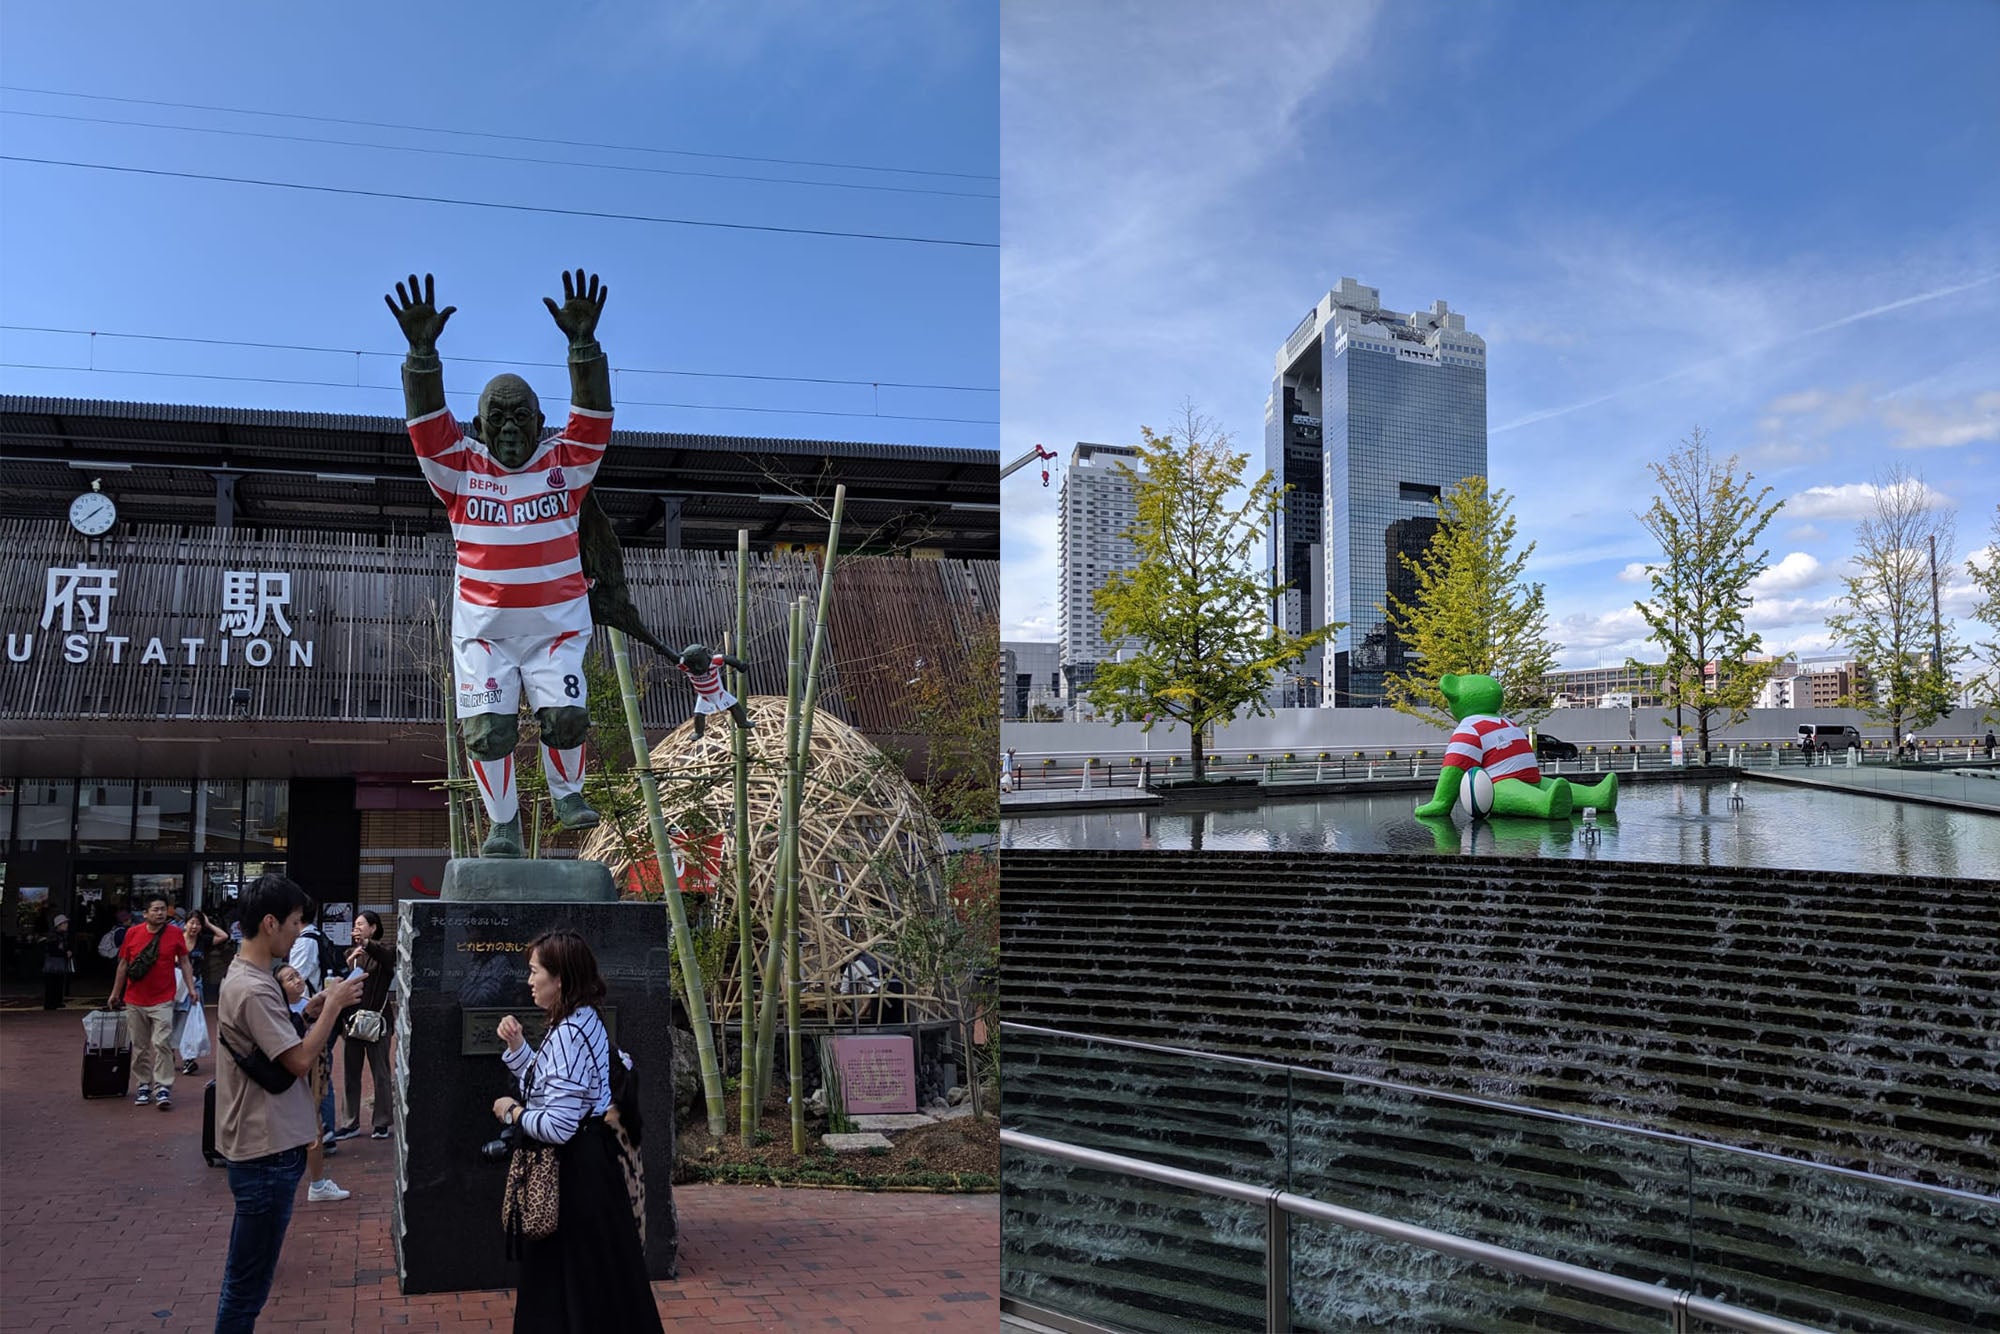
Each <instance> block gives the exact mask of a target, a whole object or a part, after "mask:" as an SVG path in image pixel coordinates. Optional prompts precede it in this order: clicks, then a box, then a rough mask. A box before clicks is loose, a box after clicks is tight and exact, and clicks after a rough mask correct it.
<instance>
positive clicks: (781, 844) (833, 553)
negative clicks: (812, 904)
mask: <svg viewBox="0 0 2000 1334" xmlns="http://www.w3.org/2000/svg"><path fill="white" fill-rule="evenodd" d="M846 496H848V488H846V486H844V484H842V486H836V488H834V512H832V520H830V524H828V532H826V564H824V566H822V568H820V600H818V606H816V608H814V638H812V660H810V666H806V684H804V696H802V698H800V696H798V694H796V692H794V686H792V684H790V682H788V686H786V690H788V694H786V738H784V776H782V780H780V782H782V784H784V786H782V788H780V792H782V800H780V812H792V834H790V836H786V834H784V816H780V840H778V848H780V856H778V884H780V892H778V894H776V896H774V898H776V902H774V904H772V936H770V942H768V948H766V950H764V988H762V998H760V1004H758V1030H756V1046H758V1098H760V1102H758V1106H762V1098H764V1096H766V1094H768V1090H770V1070H772V1064H774V1058H776V1042H778V1014H776V1004H778V978H780V976H788V974H780V970H782V968H784V966H786V954H784V950H782V948H780V936H782V932H784V928H786V926H788V924H790V926H792V928H794V932H796V922H798V904H796V902H794V900H796V890H798V838H796V824H798V820H796V812H798V802H800V798H802V794H804V770H806V758H804V756H806V754H808V752H810V746H812V708H814V704H816V700H818V676H820V652H822V648H824V646H826V616H828V606H830V604H832V594H834V564H836V562H838V552H840V516H842V512H844V510H846ZM794 616H798V618H800V620H798V624H796V626H794V628H792V644H790V656H792V658H798V656H800V644H798V640H800V632H802V628H804V620H802V614H800V608H798V606H796V604H794ZM794 724H802V726H794ZM746 1004H748V1000H746Z"/></svg>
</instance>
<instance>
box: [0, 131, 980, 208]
mask: <svg viewBox="0 0 2000 1334" xmlns="http://www.w3.org/2000/svg"><path fill="white" fill-rule="evenodd" d="M0 116H27V117H31V118H33V119H35V120H66V121H77V122H80V123H82V124H85V125H124V126H129V127H131V128H133V129H140V130H173V131H176V132H180V131H185V132H187V133H190V134H221V135H228V136H230V137H232V138H237V139H277V140H281V141H283V142H285V143H291V144H325V145H327V146H328V147H331V148H377V149H381V150H383V151H384V152H389V153H425V154H429V155H431V156H433V157H462V158H477V159H480V160H482V161H486V162H522V163H530V164H533V165H536V166H543V167H580V168H584V169H586V170H592V171H625V172H636V173H640V174H643V175H647V176H685V177H695V178H699V179H702V180H711V181H752V182H757V183H760V184H763V185H796V186H808V187H818V188H820V189H825V190H869V191H876V192H881V193H888V194H904V195H942V196H945V197H947V198H952V199H994V200H997V199H998V198H999V197H1000V196H998V195H994V194H986V193H984V192H982V191H977V190H938V189H933V188H931V187H929V186H922V185H870V184H866V183H864V182H858V181H809V180H803V179H801V178H799V177H796V176H746V175H744V174H742V173H740V172H727V171H689V170H687V169H685V168H681V167H639V166H633V165H631V164H629V163H623V162H577V161H574V160H573V159H570V158H553V157H520V156H517V155H514V154H511V153H481V152H477V151H475V150H473V149H469V148H423V147H418V146H416V145H411V144H378V143H371V142H368V141H367V140H362V139H315V138H313V137H312V136H310V135H304V134H274V133H272V132H270V131H267V130H225V129H219V128H216V127H213V126H208V125H161V124H159V123H158V122H156V121H146V120H114V119H112V118H110V117H108V116H69V115H64V114H63V113H61V112H57V111H17V110H14V109H12V108H0Z"/></svg>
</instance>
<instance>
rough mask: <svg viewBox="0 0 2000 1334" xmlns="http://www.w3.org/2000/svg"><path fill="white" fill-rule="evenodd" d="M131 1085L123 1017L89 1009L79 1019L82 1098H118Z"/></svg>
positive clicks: (129, 1045) (115, 1012)
mask: <svg viewBox="0 0 2000 1334" xmlns="http://www.w3.org/2000/svg"><path fill="white" fill-rule="evenodd" d="M131 1083H132V1042H131V1039H130V1038H128V1037H126V1036H125V1016H124V1015H122V1014H119V1013H118V1012H117V1011H116V1010H92V1011H91V1012H90V1013H89V1014H87V1015H85V1016H84V1017H83V1096H84V1097H86V1098H122V1097H124V1096H125V1094H126V1092H127V1090H128V1089H129V1088H130V1087H131Z"/></svg>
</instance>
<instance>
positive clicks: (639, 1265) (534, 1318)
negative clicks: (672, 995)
mask: <svg viewBox="0 0 2000 1334" xmlns="http://www.w3.org/2000/svg"><path fill="white" fill-rule="evenodd" d="M528 992H529V994H530V995H531V996H533V997H534V1001H535V1004H536V1005H538V1006H540V1007H541V1010H542V1012H543V1013H544V1014H546V1015H547V1016H548V1020H549V1027H548V1033H547V1034H546V1036H544V1038H543V1039H542V1045H541V1048H540V1050H537V1049H535V1048H533V1047H531V1046H529V1045H528V1042H527V1039H526V1038H525V1037H524V1036H523V1034H522V1032H521V1024H520V1021H519V1020H517V1019H515V1018H514V1016H513V1015H511V1014H510V1015H508V1016H507V1017H506V1018H505V1019H502V1020H501V1021H500V1025H499V1030H498V1031H499V1034H500V1039H501V1041H503V1042H505V1043H506V1044H507V1050H506V1052H505V1053H504V1054H503V1055H502V1058H501V1059H503V1060H505V1061H506V1063H507V1068H508V1069H509V1070H510V1071H512V1072H513V1073H514V1075H515V1077H516V1078H517V1079H519V1080H520V1081H521V1087H522V1091H523V1093H524V1095H525V1096H526V1097H527V1102H526V1103H525V1104H523V1103H522V1102H521V1101H520V1100H518V1099H515V1098H508V1097H502V1098H498V1099H495V1100H494V1103H493V1114H494V1115H495V1116H497V1117H499V1118H500V1120H501V1121H502V1122H504V1123H505V1124H507V1125H511V1126H517V1127H518V1128H519V1133H520V1134H521V1135H522V1136H524V1137H525V1138H526V1139H528V1140H536V1141H540V1142H541V1143H544V1144H556V1145H560V1146H561V1150H560V1152H559V1153H558V1155H557V1159H558V1162H559V1163H560V1167H559V1170H558V1173H557V1176H558V1179H559V1182H560V1184H559V1186H558V1188H557V1193H558V1198H559V1204H558V1207H557V1212H556V1230H555V1233H554V1235H552V1236H549V1237H546V1238H544V1239H542V1240H540V1241H536V1240H532V1239H528V1238H523V1239H522V1240H521V1242H520V1257H521V1271H520V1284H519V1287H518V1289H517V1291H516V1294H515V1301H514V1329H515V1331H516V1334H524V1332H526V1334H559V1332H560V1331H573V1332H574V1334H586V1331H588V1332H590V1334H595V1331H598V1330H658V1329H660V1315H659V1310H658V1308H657V1307H655V1306H654V1304H653V1288H652V1284H651V1282H650V1281H649V1280H648V1279H647V1277H646V1257H645V1253H644V1251H643V1250H642V1248H641V1247H640V1244H639V1228H638V1224H637V1222H636V1221H635V1220H634V1218H633V1216H632V1204H631V1200H630V1197H629V1196H628V1195H627V1193H626V1188H625V1173H624V1168H623V1166H622V1163H621V1159H620V1156H619V1146H618V1141H617V1138H616V1136H615V1135H614V1134H613V1132H612V1131H611V1129H610V1128H609V1127H608V1126H606V1125H605V1123H604V1114H605V1113H606V1112H607V1111H609V1110H610V1108H611V1062H612V1061H613V1060H614V1059H615V1058H614V1057H613V1055H612V1052H611V1042H610V1038H609V1037H608V1036H607V1035H606V1033H605V1031H604V1022H603V1020H601V1019H600V1018H599V1017H598V1014H597V1007H598V1006H599V1005H600V1004H602V1003H603V1001H604V981H603V979H602V978H601V977H599V976H598V972H597V957H596V956H595V955H594V954H592V953H591V951H590V946H589V945H588V944H586V943H585V942H584V939H583V937H582V936H581V935H579V934H577V933H576V932H575V931H567V930H561V931H550V932H546V933H544V934H543V935H541V936H540V937H538V938H537V939H536V940H535V942H534V944H532V945H530V946H529V947H528Z"/></svg>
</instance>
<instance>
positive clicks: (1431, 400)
mask: <svg viewBox="0 0 2000 1334" xmlns="http://www.w3.org/2000/svg"><path fill="white" fill-rule="evenodd" d="M1264 462H1265V466H1266V467H1268V468H1269V469H1271V471H1272V473H1273V475H1274V476H1276V477H1278V478H1280V479H1282V480H1283V481H1284V482H1285V483H1286V484H1287V485H1288V486H1289V487H1290V488H1291V489H1290V490H1289V491H1287V492H1286V495H1285V500H1284V504H1283V506H1282V508H1281V509H1280V511H1279V514H1278V518H1277V521H1276V522H1275V523H1274V524H1273V525H1272V529H1271V535H1270V539H1269V544H1268V552H1269V564H1270V570H1271V575H1272V579H1273V582H1274V583H1278V582H1282V583H1289V584H1290V585H1291V586H1292V587H1291V590H1290V591H1288V592H1286V593H1284V594H1282V595H1281V596H1280V597H1279V599H1278V601H1277V603H1276V605H1275V606H1274V607H1273V615H1274V619H1276V621H1277V622H1278V624H1279V625H1281V626H1283V627H1284V628H1285V629H1287V630H1291V631H1293V632H1295V633H1296V632H1303V631H1305V630H1308V629H1312V628H1314V627H1317V626H1321V625H1325V624H1327V623H1329V622H1339V623H1341V626H1342V628H1341V629H1340V630H1339V631H1337V632H1336V633H1335V635H1334V637H1333V638H1332V639H1330V640H1329V641H1328V643H1327V650H1326V654H1325V657H1324V658H1315V659H1314V660H1312V661H1310V662H1309V663H1308V664H1307V665H1306V666H1305V668H1304V674H1305V675H1306V677H1308V678H1309V679H1310V680H1312V681H1317V682H1318V683H1319V687H1318V688H1317V689H1312V688H1310V687H1308V688H1307V689H1305V690H1304V691H1298V692H1296V693H1295V694H1294V698H1293V699H1292V701H1291V702H1295V703H1314V704H1321V705H1324V706H1329V707H1331V706H1335V705H1354V706H1363V707H1365V706H1369V705H1376V704H1380V703H1381V702H1382V681H1383V677H1384V676H1385V675H1386V674H1387V673H1388V672H1390V671H1393V670H1396V669H1397V668H1399V667H1401V666H1402V665H1403V663H1404V658H1403V646H1402V645H1401V644H1400V643H1398V642H1397V641H1396V638H1395V636H1394V635H1392V634H1390V632H1389V627H1388V625H1387V623H1386V619H1385V617H1384V615H1383V613H1382V611H1381V607H1382V606H1383V604H1384V603H1385V601H1386V596H1385V595H1386V593H1387V592H1388V591H1389V590H1391V589H1394V590H1395V591H1396V593H1397V595H1398V596H1399V597H1404V596H1407V595H1408V593H1409V591H1410V581H1409V578H1408V576H1407V574H1405V572H1404V571H1403V569H1402V562H1401V561H1400V560H1399V559H1398V557H1399V555H1401V554H1404V553H1407V554H1408V555H1410V556H1411V557H1412V558H1414V557H1416V556H1418V555H1420V554H1421V553H1422V552H1423V550H1424V548H1425V547H1426V546H1427V545H1429V543H1430V539H1431V537H1432V535H1433V534H1434V533H1435V532H1436V531H1437V498H1438V496H1439V495H1440V494H1441V493H1443V492H1445V491H1449V490H1450V489H1451V488H1452V487H1454V486H1456V485H1458V483H1459V482H1460V481H1461V480H1463V479H1464V478H1467V477H1484V476H1485V475H1486V340H1485V339H1483V338H1481V337H1480V336H1479V335H1478V334H1474V333H1467V332H1466V329H1465V317H1464V316H1463V315H1459V314H1455V313H1453V312H1452V311H1451V310H1450V309H1449V308H1448V307H1447V306H1446V305H1445V303H1444V302H1442V301H1439V302H1436V303H1435V304H1434V305H1432V307H1431V308H1430V309H1429V310H1427V311H1423V310H1420V311H1415V312H1412V313H1410V314H1407V315H1405V314H1399V313H1397V312H1395V311H1389V310H1384V309H1382V302H1381V294H1380V293H1379V292H1377V291H1376V289H1374V288H1372V287H1364V286H1362V285H1361V284H1360V283H1358V282H1356V281H1355V280H1354V279H1352V278H1342V279H1341V280H1340V286H1339V287H1337V288H1335V289H1334V290H1333V291H1331V292H1329V293H1327V294H1326V296H1325V297H1324V298H1323V299H1322V300H1321V301H1320V303H1319V304H1318V305H1316V306H1314V307H1313V308H1312V310H1310V311H1308V312H1307V314H1306V317H1305V318H1304V319H1303V320H1301V321H1299V324H1298V327H1297V328H1295V329H1293V330H1292V332H1291V335H1290V336H1289V337H1288V338H1286V339H1285V343H1284V346H1283V347H1281V348H1280V349H1279V350H1278V356H1277V373H1276V376H1275V378H1273V380H1272V382H1271V396H1270V398H1269V399H1268V400H1267V401H1266V403H1265V406H1264ZM1288 693H1293V692H1288Z"/></svg>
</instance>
